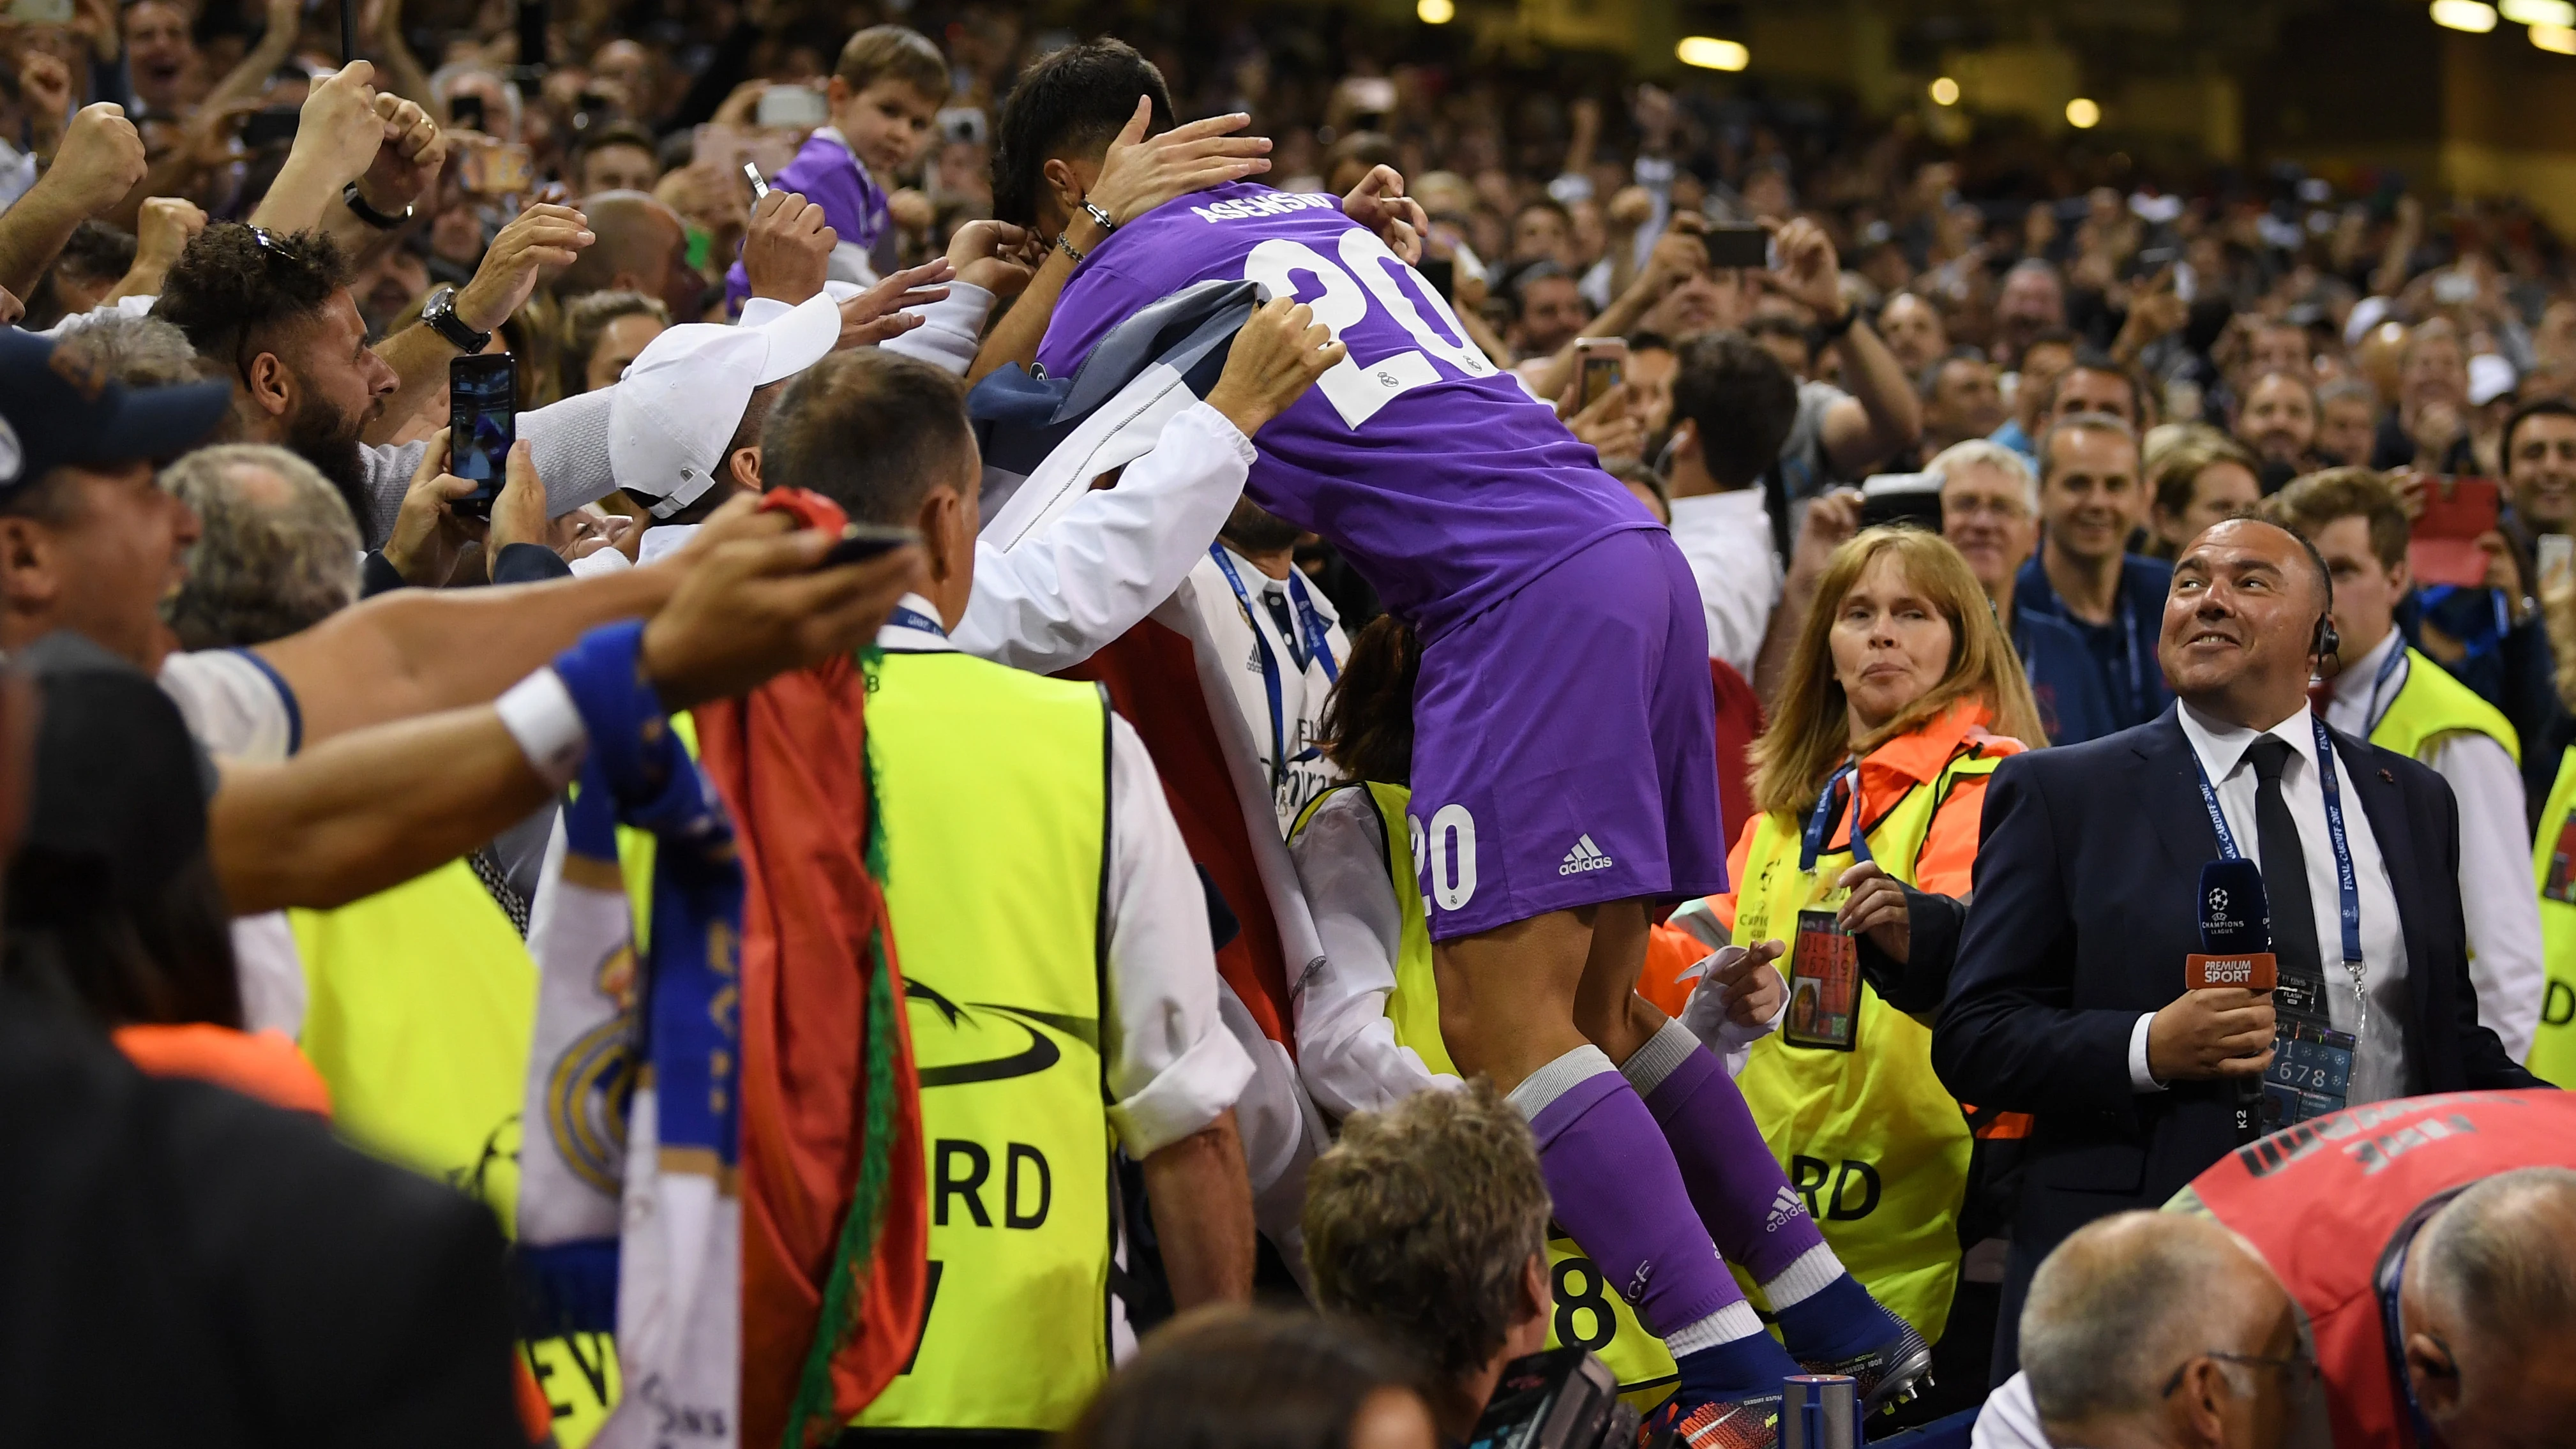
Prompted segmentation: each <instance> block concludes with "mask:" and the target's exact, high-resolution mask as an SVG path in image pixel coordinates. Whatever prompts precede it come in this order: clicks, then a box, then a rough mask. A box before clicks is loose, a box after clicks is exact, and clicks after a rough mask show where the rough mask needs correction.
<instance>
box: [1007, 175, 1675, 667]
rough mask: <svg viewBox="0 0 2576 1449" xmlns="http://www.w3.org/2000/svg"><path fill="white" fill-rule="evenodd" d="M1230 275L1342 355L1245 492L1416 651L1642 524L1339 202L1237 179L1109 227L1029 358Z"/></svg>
mask: <svg viewBox="0 0 2576 1449" xmlns="http://www.w3.org/2000/svg"><path fill="white" fill-rule="evenodd" d="M1238 278H1249V279H1250V280H1252V281H1255V282H1259V283H1261V284H1262V285H1263V286H1264V287H1266V288H1268V289H1269V290H1270V291H1271V292H1272V293H1273V294H1276V293H1280V292H1287V293H1291V294H1293V295H1295V296H1296V298H1297V299H1298V300H1299V301H1301V302H1304V303H1306V304H1307V305H1309V306H1311V307H1312V308H1313V309H1314V313H1315V320H1316V321H1317V322H1320V323H1322V324H1324V325H1325V326H1327V327H1329V328H1331V329H1332V330H1333V334H1334V335H1335V336H1336V337H1338V338H1340V339H1341V340H1342V341H1343V342H1344V343H1345V344H1346V345H1347V346H1348V347H1349V349H1350V355H1349V357H1348V358H1346V359H1345V360H1344V361H1342V362H1341V363H1339V364H1337V365H1335V366H1334V367H1333V369H1332V370H1331V371H1329V372H1327V373H1325V374H1324V377H1323V380H1322V381H1321V383H1320V384H1319V385H1318V386H1317V387H1316V389H1315V390H1314V391H1313V392H1311V393H1309V394H1307V395H1306V396H1305V397H1304V398H1302V399H1300V400H1299V401H1298V402H1297V403H1296V405H1295V406H1293V407H1291V408H1290V409H1289V410H1288V411H1287V412H1286V413H1283V414H1282V415H1280V417H1279V418H1278V419H1276V420H1275V421H1273V422H1272V423H1271V424H1270V425H1269V426H1268V427H1266V428H1263V429H1262V430H1261V437H1260V439H1259V443H1260V457H1259V459H1258V460H1257V461H1256V462H1254V464H1253V465H1252V474H1251V478H1250V480H1249V481H1248V482H1247V484H1246V485H1245V490H1244V491H1245V494H1246V495H1247V496H1248V497H1250V498H1251V499H1252V501H1253V502H1255V503H1257V504H1259V505H1260V506H1261V507H1263V508H1266V509H1268V510H1269V511H1271V512H1272V513H1275V514H1277V515H1279V516H1280V517H1281V518H1284V519H1287V520H1288V521H1289V522H1291V523H1294V524H1296V525H1297V526H1298V527H1300V528H1304V529H1307V530H1309V531H1312V532H1315V533H1319V534H1321V535H1323V536H1324V537H1325V538H1328V539H1330V540H1332V541H1333V542H1334V543H1335V544H1337V545H1339V546H1340V547H1341V549H1342V550H1343V551H1344V552H1345V553H1346V554H1348V555H1349V557H1350V559H1351V561H1352V563H1353V564H1354V565H1355V566H1356V567H1357V568H1358V569H1359V571H1360V573H1361V575H1362V576H1363V577H1365V578H1366V579H1367V580H1368V581H1369V583H1370V584H1371V585H1372V586H1374V587H1375V588H1376V589H1377V591H1378V594H1379V596H1380V597H1381V598H1382V599H1384V600H1385V602H1386V606H1387V607H1388V608H1389V609H1390V610H1392V611H1393V612H1395V613H1397V614H1400V615H1403V616H1404V617H1406V618H1409V619H1411V620H1413V621H1414V623H1415V624H1416V626H1417V627H1419V628H1420V629H1421V630H1422V632H1423V634H1424V636H1425V637H1426V638H1436V637H1437V636H1438V635H1439V634H1440V633H1441V632H1442V631H1443V630H1444V629H1445V628H1446V627H1448V626H1449V625H1451V624H1453V623H1455V622H1457V621H1459V620H1463V619H1466V618H1470V617H1472V616H1474V615H1475V614H1477V613H1479V612H1481V611H1482V610H1484V609H1485V608H1488V607H1490V606H1491V605H1493V604H1494V603H1495V602H1497V601H1499V600H1501V599H1502V598H1504V597H1506V596H1508V595H1509V594H1511V593H1512V592H1513V591H1514V590H1516V589H1518V588H1519V587H1520V586H1521V585H1522V584H1524V583H1527V582H1528V581H1529V580H1531V579H1533V578H1535V577H1537V576H1538V575H1539V574H1541V573H1543V572H1545V571H1546V570H1547V569H1548V568H1549V567H1550V566H1552V565H1554V564H1556V563H1557V562H1559V561H1561V560H1563V559H1565V558H1567V557H1568V556H1570V555H1572V554H1574V553H1576V552H1577V551H1579V550H1581V549H1582V548H1584V547H1585V546H1586V545H1588V544H1591V543H1593V542H1596V541H1598V540H1599V539H1601V538H1604V537H1606V536H1608V535H1610V534H1613V533H1617V532H1620V531H1622V530H1626V529H1634V528H1652V527H1654V526H1655V525H1654V522H1653V520H1652V519H1649V518H1647V517H1645V516H1644V515H1643V513H1642V511H1641V510H1639V509H1638V508H1637V507H1636V504H1635V502H1634V500H1632V499H1631V498H1630V497H1629V496H1628V493H1627V490H1626V489H1625V488H1623V487H1622V486H1621V485H1620V484H1619V483H1618V482H1616V481H1615V480H1613V479H1612V478H1610V477H1609V475H1607V474H1605V473H1603V472H1602V471H1601V467H1600V464H1599V462H1598V459H1597V457H1596V455H1595V454H1594V452H1593V450H1592V449H1591V448H1590V447H1588V446H1586V445H1585V444H1583V443H1580V442H1577V441H1576V440H1575V438H1574V437H1573V435H1572V434H1570V433H1568V432H1567V431H1566V429H1565V426H1564V424H1562V423H1560V422H1558V421H1557V418H1556V413H1555V410H1554V409H1552V408H1550V407H1548V406H1547V405H1546V404H1544V403H1541V402H1538V401H1536V400H1534V399H1532V398H1531V397H1530V396H1529V394H1528V393H1527V392H1525V391H1523V390H1522V388H1521V386H1520V384H1519V383H1518V382H1517V381H1515V380H1513V379H1512V378H1511V377H1509V376H1507V375H1505V374H1503V373H1502V372H1500V371H1498V370H1497V369H1496V368H1495V366H1494V364H1493V363H1492V361H1491V360H1489V359H1488V358H1486V356H1485V355H1484V353H1483V352H1481V351H1479V350H1478V349H1477V347H1476V345H1475V344H1474V343H1473V342H1470V341H1469V340H1468V339H1467V336H1466V333H1465V332H1464V330H1462V329H1461V328H1460V327H1459V325H1458V318H1457V315H1456V314H1455V313H1453V312H1452V311H1451V310H1450V308H1449V303H1448V300H1447V299H1446V298H1444V297H1442V296H1440V294H1439V293H1438V292H1437V291H1435V290H1434V289H1433V288H1432V287H1431V286H1430V285H1429V284H1427V283H1426V282H1424V281H1423V279H1422V276H1421V274H1420V273H1418V272H1416V271H1414V269H1413V268H1411V267H1409V266H1406V265H1405V264H1404V263H1403V262H1402V261H1401V260H1399V259H1398V258H1397V257H1396V255H1395V254H1394V253H1393V252H1391V251H1389V250H1387V247H1386V244H1385V243H1384V242H1382V241H1380V240H1379V239H1378V237H1377V236H1376V234H1375V233H1373V232H1371V231H1369V230H1368V229H1367V228H1365V227H1362V226H1360V225H1359V224H1358V223H1356V222H1353V221H1352V220H1350V219H1349V218H1348V217H1346V216H1344V215H1343V214H1342V210H1341V201H1340V199H1339V198H1337V197H1332V196H1323V195H1310V194H1306V193H1299V192H1284V191H1274V190H1272V189H1271V188H1269V187H1266V186H1261V185H1258V184H1256V183H1252V182H1240V181H1239V182H1233V183H1230V184H1228V185H1224V186H1219V187H1216V188H1214V189H1212V190H1209V191H1203V192H1199V193H1196V194H1194V195H1191V196H1185V197H1182V198H1180V199H1178V200H1176V201H1172V202H1169V203H1166V204H1165V205H1163V206H1160V207H1157V208H1155V209H1154V210H1153V211H1150V212H1147V213H1146V214H1144V215H1143V216H1140V217H1137V218H1134V219H1133V220H1131V221H1128V222H1126V223H1125V224H1123V225H1121V226H1120V227H1119V228H1118V230H1117V231H1116V232H1115V233H1114V234H1112V235H1111V236H1110V237H1109V238H1108V240H1106V241H1104V242H1102V243H1101V244H1100V245H1099V246H1098V247H1097V248H1095V249H1094V250H1093V252H1092V253H1091V255H1090V257H1089V258H1088V259H1087V260H1086V261H1085V262H1084V263H1083V265H1082V267H1081V269H1080V270H1078V271H1076V272H1075V273H1074V275H1073V279H1072V281H1071V282H1069V283H1068V284H1067V285H1066V287H1065V289H1064V295H1063V297H1062V299H1061V300H1060V301H1059V302H1058V303H1057V304H1056V310H1055V315H1054V318H1053V320H1052V322H1051V323H1050V324H1049V326H1048V329H1047V334H1046V338H1045V340H1044V341H1043V342H1042V343H1041V344H1040V345H1039V348H1038V361H1039V362H1040V363H1041V364H1043V365H1044V366H1045V368H1046V370H1047V371H1048V372H1050V373H1052V374H1055V375H1057V376H1063V375H1065V374H1068V373H1070V372H1072V371H1073V369H1074V368H1075V367H1077V366H1078V365H1080V363H1081V362H1082V359H1083V358H1084V357H1085V356H1087V355H1088V354H1089V353H1090V351H1091V348H1092V346H1093V345H1094V344H1095V343H1097V342H1098V341H1099V340H1100V338H1101V337H1102V336H1104V335H1105V334H1106V333H1107V332H1108V331H1109V330H1110V329H1111V328H1112V327H1114V326H1116V325H1117V324H1118V323H1119V322H1121V321H1123V320H1125V319H1126V318H1127V317H1128V316H1129V315H1131V314H1133V313H1134V312H1136V311H1137V310H1138V309H1140V308H1142V307H1145V306H1147V305H1149V304H1151V303H1154V302H1157V301H1160V300H1162V299H1163V298H1165V297H1167V296H1170V295H1171V294H1172V293H1174V292H1177V291H1179V290H1181V289H1182V288H1184V287H1188V286H1191V285H1193V284H1195V283H1198V282H1204V281H1209V280H1212V279H1225V280H1234V279H1238Z"/></svg>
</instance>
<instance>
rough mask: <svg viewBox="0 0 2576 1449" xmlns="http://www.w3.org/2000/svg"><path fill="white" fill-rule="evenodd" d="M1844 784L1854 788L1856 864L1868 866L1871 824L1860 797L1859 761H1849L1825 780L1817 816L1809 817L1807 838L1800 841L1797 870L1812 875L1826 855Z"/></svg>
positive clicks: (1852, 806)
mask: <svg viewBox="0 0 2576 1449" xmlns="http://www.w3.org/2000/svg"><path fill="white" fill-rule="evenodd" d="M1845 782H1849V784H1850V786H1851V821H1852V823H1851V854H1852V861H1853V863H1854V864H1856V865H1866V864H1869V863H1870V861H1871V859H1872V857H1871V856H1870V853H1869V835H1868V830H1869V822H1868V819H1867V810H1866V807H1865V806H1863V805H1862V804H1861V798H1860V762H1859V761H1858V760H1847V761H1845V762H1844V763H1843V766H1842V768H1841V769H1839V770H1836V771H1834V773H1833V775H1832V776H1831V777H1830V778H1828V779H1827V780H1826V781H1825V793H1824V794H1822V795H1819V796H1817V797H1816V808H1815V811H1814V813H1812V814H1810V815H1809V816H1808V817H1807V829H1806V833H1805V835H1804V836H1803V837H1802V838H1801V839H1800V840H1799V842H1798V869H1799V870H1800V871H1801V872H1802V873H1812V872H1813V871H1814V870H1815V868H1816V857H1817V856H1819V855H1821V854H1823V853H1824V849H1825V839H1826V837H1827V836H1829V835H1831V834H1832V833H1833V828H1834V804H1835V801H1836V800H1837V798H1838V797H1839V796H1840V794H1841V792H1842V787H1843V785H1844V784H1845Z"/></svg>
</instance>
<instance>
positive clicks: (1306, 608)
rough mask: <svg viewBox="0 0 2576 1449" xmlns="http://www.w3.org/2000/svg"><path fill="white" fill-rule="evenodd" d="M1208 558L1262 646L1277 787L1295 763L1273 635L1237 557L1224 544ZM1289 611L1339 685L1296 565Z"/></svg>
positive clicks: (1309, 649) (1309, 653)
mask: <svg viewBox="0 0 2576 1449" xmlns="http://www.w3.org/2000/svg"><path fill="white" fill-rule="evenodd" d="M1208 557H1210V558H1212V559H1215V560H1216V566H1217V567H1218V568H1219V569H1221V570H1223V571H1224V573H1225V581H1226V583H1227V584H1228V585H1229V586H1230V587H1232V588H1233V590H1234V601H1235V603H1237V604H1239V605H1241V606H1242V607H1243V623H1244V627H1245V628H1247V629H1250V630H1251V631H1252V642H1253V643H1255V644H1258V645H1260V646H1261V687H1262V690H1263V691H1264V692H1265V693H1267V694H1268V695H1269V697H1270V784H1271V788H1273V789H1276V788H1278V785H1279V780H1280V777H1281V776H1283V775H1285V774H1286V773H1287V771H1288V766H1289V765H1290V764H1292V763H1294V762H1293V761H1291V760H1290V759H1289V758H1288V718H1287V710H1286V709H1285V708H1284V707H1283V706H1282V705H1281V704H1280V702H1279V695H1280V685H1279V659H1278V656H1276V655H1274V654H1272V653H1271V652H1270V636H1269V635H1267V634H1264V633H1262V632H1261V621H1260V620H1258V619H1256V618H1254V617H1253V615H1252V595H1251V593H1250V592H1248V591H1247V590H1246V589H1245V588H1244V587H1243V575H1241V574H1239V573H1236V572H1235V570H1234V560H1233V559H1232V558H1229V557H1227V555H1226V551H1225V545H1224V544H1222V543H1212V544H1209V545H1208ZM1288 610H1289V612H1290V613H1292V614H1294V615H1295V616H1296V619H1297V632H1298V633H1299V634H1301V635H1303V636H1304V638H1305V645H1306V657H1307V658H1309V659H1313V660H1317V661H1320V662H1321V663H1322V664H1323V666H1324V679H1325V680H1326V682H1328V683H1333V684H1339V683H1340V682H1341V679H1342V671H1341V667H1340V666H1339V665H1336V664H1335V663H1333V645H1332V640H1331V637H1330V635H1328V634H1327V633H1326V632H1325V629H1324V620H1323V617H1322V616H1321V615H1320V614H1319V613H1317V612H1316V609H1315V604H1314V601H1313V600H1312V599H1310V598H1308V597H1307V596H1306V582H1305V580H1303V579H1300V578H1299V577H1297V571H1296V570H1295V569H1294V568H1291V569H1290V570H1289V571H1288ZM1316 753H1317V752H1316V751H1315V750H1313V749H1311V748H1310V749H1308V750H1307V751H1306V752H1305V753H1304V754H1302V755H1299V756H1298V757H1297V759H1298V760H1310V759H1313V758H1315V756H1316Z"/></svg>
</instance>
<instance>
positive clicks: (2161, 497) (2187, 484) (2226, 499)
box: [2145, 423, 2263, 559]
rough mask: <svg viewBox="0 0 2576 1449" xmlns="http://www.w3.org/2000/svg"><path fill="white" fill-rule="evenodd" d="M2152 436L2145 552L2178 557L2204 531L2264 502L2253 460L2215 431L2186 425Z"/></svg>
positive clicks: (2231, 441) (2148, 463)
mask: <svg viewBox="0 0 2576 1449" xmlns="http://www.w3.org/2000/svg"><path fill="white" fill-rule="evenodd" d="M2156 432H2157V433H2165V434H2166V436H2165V437H2161V438H2159V437H2156V436H2155V435H2154V434H2150V435H2149V436H2148V441H2147V455H2146V458H2145V464H2146V470H2147V490H2148V495H2149V496H2148V500H2147V532H2148V538H2147V552H2149V553H2151V554H2153V555H2155V556H2156V557H2157V558H2161V559H2172V558H2179V557H2180V556H2181V555H2182V551H2183V550H2184V549H2186V548H2188V547H2190V546H2191V541H2192V540H2193V539H2195V538H2198V537H2200V535H2201V531H2202V530H2203V529H2206V528H2208V527H2209V526H2210V525H2211V524H2213V523H2216V522H2218V521H2219V520H2220V519H2223V518H2234V517H2235V516H2236V515H2238V514H2239V513H2242V512H2244V511H2245V510H2247V509H2249V508H2252V507H2253V506H2254V505H2256V504H2258V503H2260V502H2262V501H2263V484H2262V481H2261V479H2260V477H2259V476H2258V473H2257V469H2258V468H2259V466H2260V465H2258V464H2257V463H2256V462H2255V461H2254V455H2253V454H2252V453H2249V452H2247V451H2245V445H2244V444H2242V443H2239V442H2237V441H2236V440H2235V439H2234V438H2231V437H2229V436H2227V435H2226V434H2225V433H2222V432H2220V431H2219V430H2217V429H2216V428H2210V427H2203V426H2201V425H2200V424H2198V423H2186V424H2183V425H2182V426H2180V427H2178V428H2175V429H2172V430H2170V431H2169V430H2167V429H2164V428H2158V429H2156Z"/></svg>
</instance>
